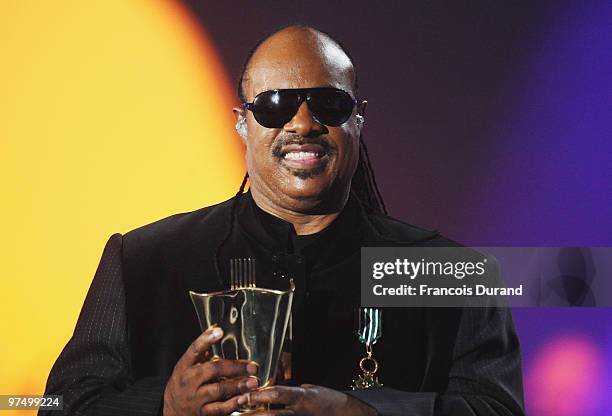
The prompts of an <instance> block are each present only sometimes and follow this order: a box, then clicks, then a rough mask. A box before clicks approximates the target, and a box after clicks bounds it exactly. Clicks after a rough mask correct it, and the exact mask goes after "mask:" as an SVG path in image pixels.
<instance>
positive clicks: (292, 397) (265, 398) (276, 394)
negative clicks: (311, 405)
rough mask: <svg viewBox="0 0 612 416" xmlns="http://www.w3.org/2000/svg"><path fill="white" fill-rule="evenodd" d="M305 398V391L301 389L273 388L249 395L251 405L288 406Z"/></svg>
mask: <svg viewBox="0 0 612 416" xmlns="http://www.w3.org/2000/svg"><path fill="white" fill-rule="evenodd" d="M303 396H304V389H303V388H301V387H289V386H272V387H266V388H264V389H261V390H257V391H254V392H251V393H249V405H254V406H260V405H263V404H283V405H285V406H288V405H292V404H295V403H297V402H298V401H300V399H301V398H302V397H303Z"/></svg>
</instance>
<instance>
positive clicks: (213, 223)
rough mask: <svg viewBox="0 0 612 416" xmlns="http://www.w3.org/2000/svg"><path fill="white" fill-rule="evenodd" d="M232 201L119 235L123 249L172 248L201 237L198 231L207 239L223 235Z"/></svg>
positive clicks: (178, 215) (162, 220)
mask: <svg viewBox="0 0 612 416" xmlns="http://www.w3.org/2000/svg"><path fill="white" fill-rule="evenodd" d="M233 199H234V198H231V199H228V200H226V201H223V202H221V203H218V204H215V205H210V206H207V207H203V208H200V209H197V210H195V211H190V212H183V213H179V214H174V215H170V216H168V217H166V218H162V219H160V220H157V221H154V222H152V223H149V224H146V225H143V226H141V227H138V228H135V229H133V230H131V231H129V232H127V233H126V234H125V235H124V236H123V242H124V247H126V244H127V248H129V249H137V248H141V249H146V248H151V247H159V246H165V245H174V244H177V243H178V242H179V241H181V240H183V241H184V240H190V239H191V238H194V237H197V236H198V235H202V232H203V234H204V235H206V236H207V238H209V239H210V238H213V236H214V235H216V234H222V233H223V231H224V229H225V224H227V221H228V220H229V214H230V210H231V204H232V201H233Z"/></svg>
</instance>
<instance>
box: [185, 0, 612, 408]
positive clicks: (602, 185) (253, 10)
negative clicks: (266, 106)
mask: <svg viewBox="0 0 612 416" xmlns="http://www.w3.org/2000/svg"><path fill="white" fill-rule="evenodd" d="M185 3H186V4H187V6H188V7H189V8H190V9H191V10H192V11H193V13H194V15H196V16H197V18H198V19H199V20H200V21H201V22H202V24H203V27H204V28H205V30H206V31H207V32H208V34H209V35H211V36H212V38H213V40H214V41H215V43H216V46H217V48H218V50H219V51H220V53H221V55H222V58H223V60H224V62H225V65H226V68H227V69H228V72H229V73H230V74H231V75H232V76H233V77H234V78H237V77H238V74H239V71H240V68H241V66H242V61H243V59H244V58H245V56H246V54H247V52H248V50H249V49H250V48H251V47H252V46H253V44H254V43H255V42H256V40H257V39H259V38H260V37H262V36H263V35H265V34H266V33H267V32H269V31H271V30H272V29H274V28H275V27H277V26H280V25H283V24H287V23H295V22H301V23H306V24H312V25H315V26H317V27H319V28H321V29H323V30H326V31H328V32H330V33H331V34H332V35H333V36H334V37H336V38H337V39H338V40H340V41H341V42H342V43H344V44H345V45H346V47H347V48H348V49H349V51H350V52H351V54H352V55H353V57H354V59H355V63H356V65H357V69H358V74H359V83H360V96H361V97H363V98H365V99H367V100H368V101H369V106H368V112H367V114H366V130H365V135H366V136H365V139H366V142H367V143H368V146H369V150H370V154H371V157H372V162H373V165H374V169H375V171H376V175H377V178H378V183H379V186H380V188H381V191H382V194H383V196H384V198H385V200H386V202H387V206H388V208H389V212H390V213H391V215H393V216H395V217H398V218H401V219H404V220H406V221H408V222H410V223H413V224H416V225H420V226H423V227H426V228H436V229H439V230H441V231H442V233H443V234H445V235H447V236H448V237H450V238H453V239H455V240H457V241H460V242H462V243H464V244H470V245H475V246H476V245H480V246H486V245H489V246H515V245H516V246H519V245H530V246H564V245H567V246H612V208H611V206H612V111H611V110H612V97H611V92H612V77H611V76H610V74H612V23H611V22H612V2H609V1H580V2H576V1H573V2H572V1H538V2H531V1H522V2H518V1H512V2H510V1H497V2H490V1H470V2H429V1H411V2H393V3H391V2H380V3H373V2H370V1H350V2H349V1H335V2H331V1H328V0H326V1H321V0H316V1H308V2H299V3H298V2H295V3H293V2H281V1H257V2H238V3H237V2H218V1H205V2H203V1H201V0H186V1H185ZM404 3H407V4H404ZM374 5H376V6H374ZM236 187H238V184H236ZM611 312H612V310H610V309H580V310H578V309H563V310H561V309H558V310H555V309H552V310H536V309H522V310H516V311H515V314H514V316H515V321H516V324H517V328H518V331H519V335H520V337H521V342H522V344H523V353H524V370H525V385H526V401H527V405H528V406H527V407H528V410H529V412H530V414H532V415H536V416H542V415H556V416H573V415H580V416H590V415H608V414H612V403H611V402H610V399H609V398H608V397H607V396H609V394H608V395H606V394H604V392H606V391H607V392H609V391H612V376H611V375H610V374H611V371H610V370H611V369H612V313H611Z"/></svg>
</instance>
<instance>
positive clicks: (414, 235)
mask: <svg viewBox="0 0 612 416" xmlns="http://www.w3.org/2000/svg"><path fill="white" fill-rule="evenodd" d="M368 219H369V221H370V223H371V225H372V227H373V228H374V229H375V231H376V232H377V233H378V234H379V236H380V237H382V239H384V240H386V241H388V242H390V243H397V244H423V245H426V246H430V247H456V246H460V244H459V243H457V242H455V241H453V240H451V239H448V238H446V237H444V236H443V235H442V234H440V232H439V231H438V230H426V229H424V228H421V227H417V226H416V225H412V224H408V223H407V222H404V221H401V220H399V219H397V218H393V217H390V216H388V215H385V214H369V215H368Z"/></svg>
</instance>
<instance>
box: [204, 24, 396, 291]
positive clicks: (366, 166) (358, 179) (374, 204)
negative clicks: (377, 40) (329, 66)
mask: <svg viewBox="0 0 612 416" xmlns="http://www.w3.org/2000/svg"><path fill="white" fill-rule="evenodd" d="M288 27H298V28H303V29H308V30H313V31H315V32H318V33H321V34H323V35H324V36H326V37H327V38H328V39H329V40H330V41H332V42H334V43H335V44H336V45H337V46H338V47H339V48H340V50H342V51H343V52H344V53H345V54H346V56H348V58H349V60H350V61H351V64H352V65H353V68H354V85H353V89H354V92H355V95H357V71H356V69H355V63H354V61H353V57H352V56H351V55H350V53H349V52H348V50H347V49H346V48H345V47H344V46H343V45H342V44H341V43H340V42H339V41H337V40H336V39H334V38H332V37H331V36H330V35H329V34H328V33H326V32H324V31H322V30H319V29H316V28H314V27H312V26H308V25H301V24H298V25H285V26H282V27H280V28H278V29H276V30H275V31H273V32H272V33H270V34H268V35H267V36H265V37H264V38H262V39H260V40H259V41H258V42H257V43H256V44H255V46H254V47H253V48H252V49H251V50H250V51H249V53H248V55H247V59H246V60H245V62H244V65H243V67H242V71H241V73H240V78H239V79H238V84H237V91H236V92H237V94H238V98H239V99H240V102H241V103H245V102H246V97H245V94H244V80H245V75H246V73H247V70H248V67H249V63H250V62H251V58H253V55H254V54H255V52H256V51H257V49H259V47H260V46H261V45H262V44H263V43H264V42H265V41H266V40H268V39H269V38H270V37H272V36H273V35H275V34H276V33H278V32H280V31H282V30H284V29H286V28H288ZM248 177H249V174H248V172H247V173H246V174H245V175H244V178H243V180H242V184H241V185H240V189H239V190H238V192H237V193H236V196H235V198H234V200H233V201H232V206H231V208H230V218H229V225H228V227H227V231H226V234H225V236H224V237H223V239H222V240H221V241H220V242H219V244H218V245H217V247H216V250H215V269H216V272H217V278H218V280H219V282H220V283H221V284H222V283H223V279H222V278H221V268H220V265H219V256H220V253H221V248H222V246H223V245H224V244H225V242H226V241H227V240H228V239H229V238H230V236H231V234H232V231H233V224H234V220H235V217H236V209H237V206H238V201H239V200H240V198H241V196H242V194H243V193H244V190H245V186H246V182H247V179H248ZM351 192H352V193H353V194H354V195H355V196H357V198H358V199H359V200H360V201H361V204H362V205H363V207H364V208H365V210H366V211H367V212H369V213H378V214H387V208H386V206H385V202H384V201H383V198H382V195H381V193H380V190H379V189H378V185H377V184H376V177H375V176H374V170H373V169H372V163H371V162H370V156H369V154H368V148H367V146H366V144H365V141H364V140H363V136H359V161H358V164H357V169H356V170H355V174H354V175H353V178H352V182H351Z"/></svg>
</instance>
